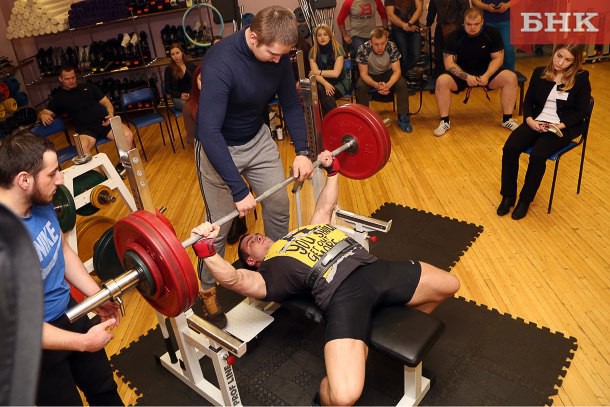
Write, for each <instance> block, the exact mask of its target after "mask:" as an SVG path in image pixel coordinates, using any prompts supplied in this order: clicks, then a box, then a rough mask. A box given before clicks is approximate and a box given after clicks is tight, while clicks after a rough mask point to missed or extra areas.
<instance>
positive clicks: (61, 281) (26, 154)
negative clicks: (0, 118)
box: [0, 131, 123, 405]
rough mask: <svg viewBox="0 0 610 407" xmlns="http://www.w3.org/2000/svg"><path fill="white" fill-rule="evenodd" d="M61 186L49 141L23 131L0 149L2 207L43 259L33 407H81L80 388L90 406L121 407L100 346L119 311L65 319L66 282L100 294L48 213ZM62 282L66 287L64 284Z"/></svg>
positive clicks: (109, 308) (107, 307)
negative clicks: (22, 227) (13, 216)
mask: <svg viewBox="0 0 610 407" xmlns="http://www.w3.org/2000/svg"><path fill="white" fill-rule="evenodd" d="M62 182H63V175H62V173H61V172H60V171H59V168H58V162H57V154H56V153H55V150H54V148H53V144H52V143H51V142H50V141H49V140H48V139H46V138H43V137H39V136H36V135H35V134H33V133H31V132H29V131H22V132H19V133H16V134H13V135H10V136H8V137H7V138H6V139H4V140H3V141H2V144H1V145H0V204H2V205H4V206H6V207H7V208H8V209H10V210H11V211H12V212H14V213H15V214H16V215H17V216H18V217H19V218H21V219H22V220H23V223H24V224H25V226H26V228H27V229H28V231H29V233H30V235H31V237H32V242H33V243H34V247H35V248H36V251H37V253H38V257H39V259H40V268H41V274H42V280H43V287H44V321H41V322H42V323H43V328H42V347H43V355H42V362H41V367H40V376H39V380H38V389H37V391H36V404H37V405H80V404H82V401H81V397H80V395H79V393H78V390H77V387H78V388H79V389H80V390H81V391H82V392H83V393H84V395H85V397H86V399H87V402H88V403H89V405H122V404H123V402H122V400H121V398H120V397H119V394H118V392H117V385H116V383H115V382H114V378H113V375H112V369H111V367H110V363H109V362H108V358H107V356H106V353H105V351H104V347H105V346H106V345H107V344H108V342H110V340H111V339H112V338H113V337H114V335H113V333H112V332H111V329H112V328H113V327H115V326H117V325H118V324H119V320H120V314H119V312H118V305H117V304H115V303H112V302H109V303H106V304H104V305H102V306H100V307H98V308H97V309H96V313H97V315H98V316H99V317H100V319H101V321H102V322H101V323H100V324H98V325H95V326H92V324H91V322H90V321H89V319H88V318H82V319H80V320H78V321H76V322H74V323H70V321H69V320H68V318H67V317H66V315H65V313H66V311H67V309H68V308H69V307H71V306H73V305H74V304H75V303H76V302H75V301H74V299H73V298H72V297H71V296H70V287H69V285H68V282H70V283H71V284H72V285H73V286H74V287H76V288H77V289H78V290H80V291H81V292H82V293H83V294H85V295H86V296H90V295H93V294H95V293H96V292H97V291H99V289H100V288H99V286H98V285H97V283H96V282H95V281H94V280H93V279H92V278H91V276H89V273H87V270H86V269H85V267H84V266H83V263H82V262H81V261H80V259H79V258H78V256H77V255H76V253H75V252H74V251H73V250H72V249H71V248H70V246H69V245H68V244H65V241H64V237H63V236H62V234H61V229H60V227H59V222H58V220H57V216H56V214H55V210H54V209H53V204H52V201H53V195H54V194H55V191H56V190H57V186H58V185H60V184H61V183H62ZM66 280H67V281H66Z"/></svg>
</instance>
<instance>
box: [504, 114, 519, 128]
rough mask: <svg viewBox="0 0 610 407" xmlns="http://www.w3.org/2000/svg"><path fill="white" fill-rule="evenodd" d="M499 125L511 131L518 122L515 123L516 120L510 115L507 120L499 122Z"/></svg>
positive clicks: (517, 125)
mask: <svg viewBox="0 0 610 407" xmlns="http://www.w3.org/2000/svg"><path fill="white" fill-rule="evenodd" d="M500 125H501V126H502V127H504V128H505V129H508V130H510V131H513V130H515V129H516V128H517V127H519V123H517V122H516V121H515V119H513V118H512V117H511V118H510V119H508V120H507V121H505V122H502V123H500Z"/></svg>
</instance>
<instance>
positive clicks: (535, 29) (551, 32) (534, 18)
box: [510, 0, 610, 44]
mask: <svg viewBox="0 0 610 407" xmlns="http://www.w3.org/2000/svg"><path fill="white" fill-rule="evenodd" d="M551 10H553V11H551ZM510 13H511V15H510V22H511V24H510V25H511V33H510V34H511V43H513V44H559V43H580V44H608V43H610V1H607V0H604V1H599V0H513V1H512V2H511V8H510Z"/></svg>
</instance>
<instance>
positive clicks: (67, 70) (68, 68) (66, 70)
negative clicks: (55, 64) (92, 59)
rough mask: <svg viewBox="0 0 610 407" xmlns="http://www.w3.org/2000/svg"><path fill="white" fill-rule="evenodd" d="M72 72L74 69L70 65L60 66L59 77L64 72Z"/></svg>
mask: <svg viewBox="0 0 610 407" xmlns="http://www.w3.org/2000/svg"><path fill="white" fill-rule="evenodd" d="M72 71H76V68H74V67H73V66H72V65H69V64H64V65H62V66H61V68H59V76H61V75H62V74H63V73H64V72H72Z"/></svg>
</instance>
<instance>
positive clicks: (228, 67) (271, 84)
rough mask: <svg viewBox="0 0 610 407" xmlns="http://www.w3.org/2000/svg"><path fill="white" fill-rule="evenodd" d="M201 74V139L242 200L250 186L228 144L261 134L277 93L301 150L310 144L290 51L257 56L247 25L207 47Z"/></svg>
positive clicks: (232, 188)
mask: <svg viewBox="0 0 610 407" xmlns="http://www.w3.org/2000/svg"><path fill="white" fill-rule="evenodd" d="M201 73H202V74H201V97H200V98H199V111H198V115H197V139H198V140H199V141H200V142H201V144H202V146H203V148H204V150H205V153H206V155H207V157H208V159H209V160H210V163H211V164H212V166H213V167H214V169H215V170H216V172H218V174H219V175H220V177H221V178H222V179H223V180H224V182H226V184H227V185H228V186H229V188H230V189H231V194H232V195H233V200H234V201H235V202H238V201H241V200H242V199H244V198H245V197H246V196H247V195H248V193H249V192H250V191H249V189H248V187H247V185H246V183H245V182H244V180H243V179H242V178H241V175H240V174H239V171H238V170H237V167H236V166H235V164H234V163H233V160H232V158H231V155H230V153H229V149H228V148H227V146H236V145H243V144H246V143H247V142H249V141H250V140H252V139H253V138H254V136H256V134H257V132H258V131H259V129H260V128H261V126H262V125H263V111H265V109H266V108H267V106H268V104H269V102H270V100H271V99H272V98H273V97H274V96H275V94H276V93H277V95H278V96H279V99H280V105H281V107H282V111H283V114H284V118H285V121H286V124H287V126H288V130H289V131H290V135H291V137H292V141H293V143H294V147H295V150H296V151H299V150H303V149H306V148H307V134H306V130H305V119H304V116H303V107H302V106H301V101H300V99H299V97H298V95H297V92H296V88H295V79H294V75H293V73H292V67H291V65H290V60H289V57H288V55H284V56H282V58H281V59H280V62H279V63H275V62H261V61H259V60H257V59H256V58H255V57H254V54H253V53H252V51H250V49H249V48H248V44H247V43H246V34H245V29H244V30H241V31H238V32H237V33H235V34H233V35H231V36H229V37H227V38H225V39H223V40H222V41H220V42H219V43H218V44H216V45H214V46H213V47H211V48H210V49H209V50H208V51H207V52H206V54H205V57H204V58H203V62H202V65H201Z"/></svg>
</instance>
